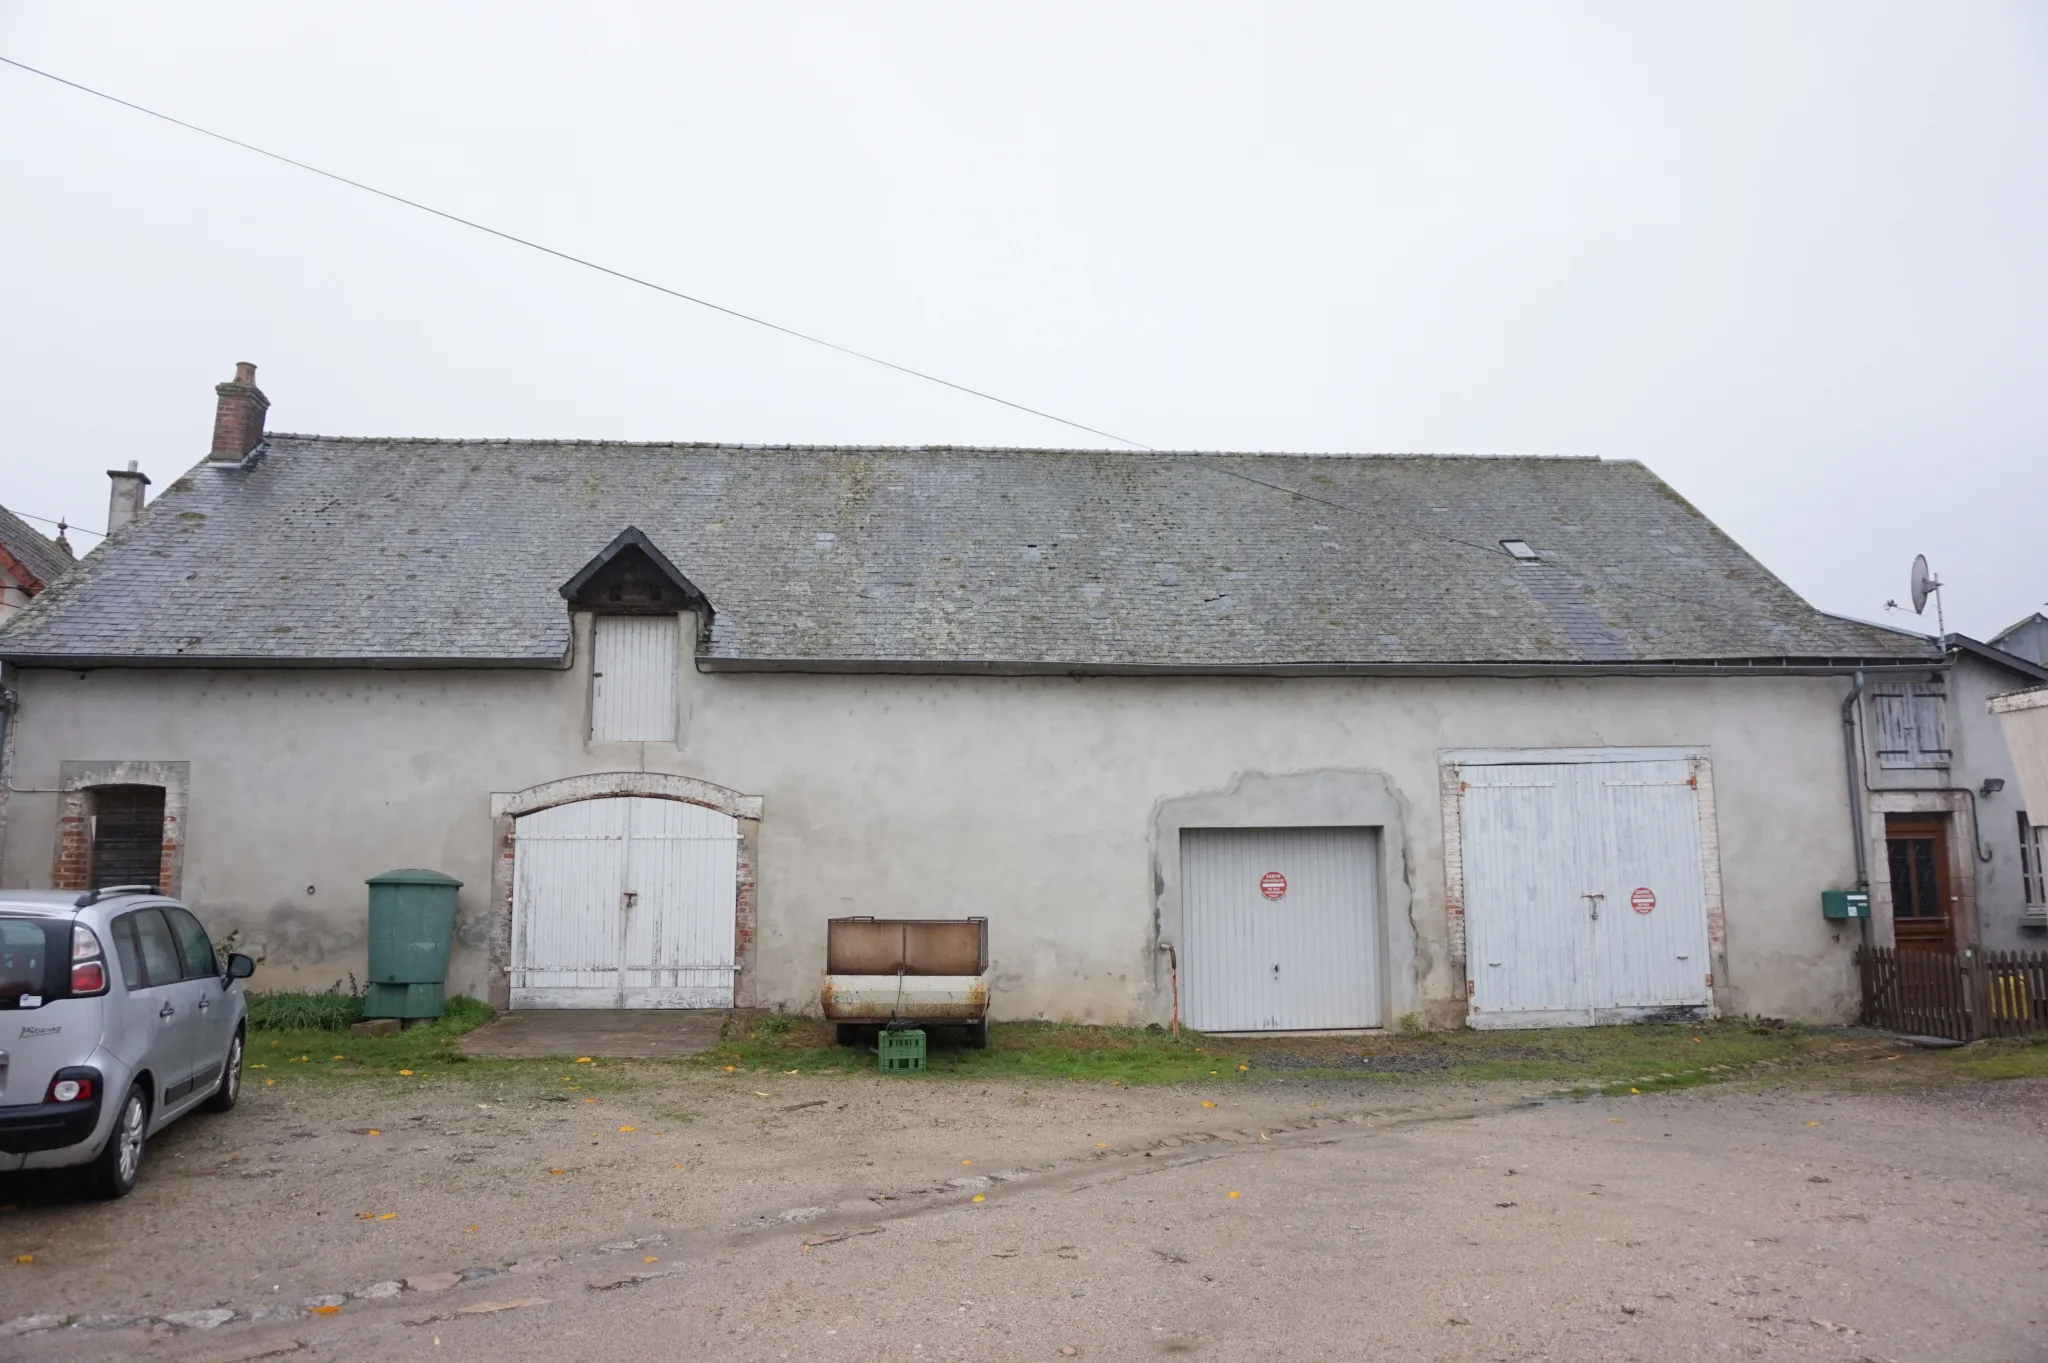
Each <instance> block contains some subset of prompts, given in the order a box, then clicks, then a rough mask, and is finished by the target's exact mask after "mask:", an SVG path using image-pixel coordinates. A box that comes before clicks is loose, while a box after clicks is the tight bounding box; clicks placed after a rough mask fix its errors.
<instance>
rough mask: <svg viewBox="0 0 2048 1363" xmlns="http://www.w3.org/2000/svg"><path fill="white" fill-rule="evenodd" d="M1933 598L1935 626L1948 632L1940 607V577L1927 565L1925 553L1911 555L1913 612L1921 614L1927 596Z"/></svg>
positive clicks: (1924, 611)
mask: <svg viewBox="0 0 2048 1363" xmlns="http://www.w3.org/2000/svg"><path fill="white" fill-rule="evenodd" d="M1929 597H1933V598H1934V623H1935V627H1936V628H1937V629H1938V630H1939V631H1940V632H1941V633H1942V634H1943V635H1946V634H1947V633H1948V621H1947V620H1946V619H1944V618H1943V614H1942V609H1941V579H1940V578H1938V577H1936V576H1935V575H1934V574H1933V573H1932V572H1931V571H1929V569H1928V567H1927V555H1925V554H1915V555H1914V556H1913V614H1915V615H1923V614H1925V613H1926V611H1927V598H1929Z"/></svg>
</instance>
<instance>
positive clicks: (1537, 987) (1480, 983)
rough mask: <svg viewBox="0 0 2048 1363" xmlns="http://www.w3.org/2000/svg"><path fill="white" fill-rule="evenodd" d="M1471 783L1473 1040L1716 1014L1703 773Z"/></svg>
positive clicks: (1464, 830)
mask: <svg viewBox="0 0 2048 1363" xmlns="http://www.w3.org/2000/svg"><path fill="white" fill-rule="evenodd" d="M1459 777H1460V780H1461V783H1462V795H1461V801H1462V805H1461V810H1460V836H1461V837H1462V839H1463V852H1464V875H1465V933H1466V944H1465V951H1466V964H1467V970H1466V973H1467V974H1468V976H1469V977H1470V979H1471V982H1472V983H1471V1013H1470V1020H1471V1023H1472V1025H1473V1026H1475V1027H1549V1026H1576V1025H1582V1024H1589V1023H1595V1022H1623V1021H1632V1020H1636V1019H1640V1018H1644V1017H1653V1016H1656V1015H1659V1014H1672V1013H1675V1014H1677V1015H1680V1016H1684V1015H1686V1014H1687V1013H1689V1012H1698V1013H1704V1012H1705V1010H1706V1008H1707V1004H1708V1001H1709V994H1710V991H1709V989H1708V985H1707V978H1708V973H1709V971H1710V970H1711V968H1712V967H1711V966H1710V965H1709V963H1708V956H1707V904H1706V878H1705V875H1704V873H1703V870H1702V864H1701V860H1700V810H1699V790H1698V787H1697V784H1696V782H1695V779H1694V769H1693V763H1692V762H1691V761H1690V760H1687V759H1675V760H1664V761H1642V762H1599V761H1589V762H1560V763H1549V764H1528V765H1473V766H1464V767H1461V768H1460V769H1459Z"/></svg>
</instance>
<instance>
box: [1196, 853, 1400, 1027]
mask: <svg viewBox="0 0 2048 1363" xmlns="http://www.w3.org/2000/svg"><path fill="white" fill-rule="evenodd" d="M1180 839H1181V841H1180V854H1181V915H1182V930H1181V956H1182V960H1181V985H1182V989H1183V991H1184V998H1183V1001H1182V1003H1183V1013H1184V1015H1185V1017H1186V1018H1187V1021H1188V1025H1189V1026H1191V1027H1194V1028H1197V1029H1199V1030H1202V1031H1212V1032H1277V1031H1309V1030H1323V1029H1341V1028H1351V1027H1377V1026H1380V1025H1381V1023H1382V1021H1383V1019H1382V1018H1381V1016H1380V949H1379V942H1380V931H1379V892H1378V886H1379V873H1378V864H1379V859H1378V855H1377V852H1378V843H1377V839H1376V836H1375V834H1374V833H1373V831H1372V830H1371V829H1367V828H1190V829H1184V830H1182V832H1181V835H1180Z"/></svg>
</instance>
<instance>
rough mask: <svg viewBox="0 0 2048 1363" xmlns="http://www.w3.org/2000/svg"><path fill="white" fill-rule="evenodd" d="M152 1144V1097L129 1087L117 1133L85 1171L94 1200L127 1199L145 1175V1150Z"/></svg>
mask: <svg viewBox="0 0 2048 1363" xmlns="http://www.w3.org/2000/svg"><path fill="white" fill-rule="evenodd" d="M148 1140H149V1095H148V1094H146V1093H144V1092H143V1091H142V1085H140V1084H130V1085H129V1086H128V1095H127V1096H126V1097H125V1098H123V1099H122V1100H121V1106H120V1108H119V1110H117V1111H116V1112H115V1114H114V1129H113V1130H112V1131H111V1132H109V1133H108V1135H107V1144H106V1146H105V1148H104V1149H102V1150H101V1151H100V1153H99V1156H98V1157H97V1158H96V1159H94V1160H93V1162H92V1163H91V1164H89V1165H87V1166H86V1169H85V1186H86V1189H87V1191H88V1192H90V1193H91V1194H92V1195H93V1196H94V1197H97V1198H101V1199H103V1200H111V1199H113V1198H117V1197H124V1196H126V1195H127V1193H128V1191H129V1189H131V1188H133V1187H134V1186H135V1176H136V1175H137V1174H139V1173H141V1172H142V1147H143V1146H144V1144H146V1143H147V1142H148Z"/></svg>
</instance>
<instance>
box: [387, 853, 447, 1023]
mask: <svg viewBox="0 0 2048 1363" xmlns="http://www.w3.org/2000/svg"><path fill="white" fill-rule="evenodd" d="M366 883H367V884H368V885H369V887H370V987H369V992H368V993H367V994H366V995H365V996H364V998H363V1016H364V1017H368V1018H437V1017H439V1016H441V1008H442V1005H443V1003H444V1001H445V998H444V995H445V988H446V984H447V980H448V947H449V943H450V942H451V940H452V939H453V937H454V935H455V892H456V891H457V890H459V889H461V888H462V882H461V881H459V880H457V879H456V878H455V877H454V876H449V875H443V874H442V873H441V872H439V871H419V870H411V871H386V872H385V873H384V874H382V875H377V876H371V877H370V879H369V880H368V881H367V882H366Z"/></svg>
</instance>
